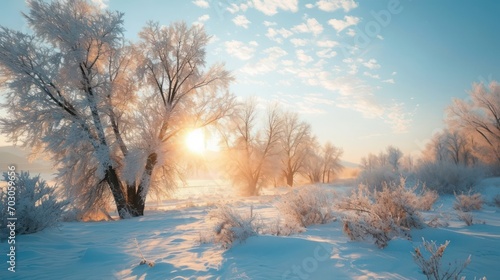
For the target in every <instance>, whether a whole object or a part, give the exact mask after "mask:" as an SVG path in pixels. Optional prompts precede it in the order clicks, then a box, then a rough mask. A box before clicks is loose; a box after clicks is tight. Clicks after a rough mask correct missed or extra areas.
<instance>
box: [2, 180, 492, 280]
mask: <svg viewBox="0 0 500 280" xmlns="http://www.w3.org/2000/svg"><path fill="white" fill-rule="evenodd" d="M198 183H200V182H198ZM195 185H196V184H195ZM197 185H198V186H201V185H204V184H203V183H200V184H197ZM329 187H330V188H335V189H337V190H339V191H340V192H345V191H348V189H349V187H345V186H333V187H332V186H329ZM285 191H287V189H273V190H271V191H268V192H267V193H266V194H265V195H263V196H261V197H252V198H246V199H242V198H236V197H234V195H233V193H231V192H227V190H226V189H225V188H223V187H220V186H217V185H216V184H215V185H210V186H208V185H206V187H203V188H202V187H199V188H190V189H186V190H184V191H183V192H182V193H181V194H180V195H178V198H177V199H175V200H170V201H165V202H162V203H154V202H153V203H151V204H150V205H149V206H148V211H147V213H146V215H145V216H144V217H139V218H133V219H128V220H120V221H112V222H88V223H82V222H70V223H62V224H61V226H60V227H59V228H53V229H48V230H44V231H43V232H39V233H36V234H31V235H24V236H18V237H17V242H16V245H17V252H16V256H17V258H16V259H17V265H16V272H15V273H12V272H9V271H7V265H6V264H5V261H4V265H3V269H2V270H1V271H0V279H318V280H320V279H425V276H424V275H423V274H422V273H421V272H420V271H419V268H418V267H417V265H416V264H415V263H414V262H413V259H412V255H411V252H412V251H413V247H414V246H417V245H419V244H421V243H422V238H425V239H426V240H436V241H437V243H438V244H441V243H444V242H445V241H446V240H450V241H451V242H450V245H449V246H448V249H447V250H446V252H445V257H444V259H445V260H446V261H453V260H455V259H457V260H465V259H466V258H467V257H468V255H469V254H470V255H472V263H471V264H470V265H469V266H468V267H467V268H466V270H465V271H464V276H467V279H474V278H475V277H477V278H479V277H483V276H486V277H487V278H488V279H499V278H498V277H500V208H498V207H496V206H494V205H491V204H490V205H489V204H485V205H484V208H483V209H482V210H480V211H475V212H473V215H474V218H475V219H476V220H478V221H479V222H480V224H475V225H472V226H469V227H467V226H465V224H464V222H462V221H460V220H459V219H458V218H457V216H456V214H455V211H454V210H453V208H452V205H453V201H454V197H452V196H444V197H441V198H440V200H439V201H438V202H437V203H436V204H435V210H434V211H431V212H427V213H424V215H425V217H426V218H427V219H431V218H432V217H435V216H440V217H442V218H443V219H448V220H449V221H448V222H449V226H447V227H442V228H430V227H428V228H424V229H420V230H412V232H411V233H412V237H413V241H409V240H406V239H402V238H401V239H396V240H392V241H391V242H390V243H389V245H388V247H386V248H384V249H378V248H377V247H376V246H375V245H373V244H370V243H368V242H354V241H350V240H349V239H348V238H347V237H346V236H345V235H344V234H343V232H342V224H341V223H340V222H338V221H337V222H332V223H330V224H325V225H316V226H312V227H310V228H308V229H307V231H305V232H303V233H300V234H296V235H292V236H289V237H277V236H262V235H261V236H255V237H251V238H249V239H248V240H247V241H246V242H245V243H242V244H237V245H235V246H233V247H232V248H231V249H229V250H223V249H222V248H220V247H219V246H217V245H214V244H211V243H203V242H202V241H203V240H204V239H205V237H206V236H207V234H208V233H209V231H210V229H211V228H210V225H208V224H207V223H206V222H205V217H206V214H207V212H208V211H209V209H210V207H213V205H214V204H216V203H218V202H224V203H229V204H231V205H234V206H235V207H238V209H241V211H249V209H250V207H251V206H252V207H253V211H255V212H256V213H257V214H259V215H260V216H261V217H262V219H263V221H264V222H271V221H273V220H275V219H276V218H277V215H278V212H277V210H276V208H275V207H274V206H273V205H274V202H275V201H276V199H277V198H278V196H279V194H280V193H283V192H285ZM479 191H480V192H481V193H483V195H484V196H485V198H486V201H487V202H490V201H491V199H492V197H493V196H494V195H496V194H500V179H498V178H495V179H487V180H484V181H483V182H482V184H481V185H480V186H479ZM483 222H484V224H483ZM135 240H137V242H138V243H139V247H140V249H141V251H142V254H143V255H144V258H145V259H146V260H148V261H152V262H154V263H155V265H154V266H153V267H149V266H148V265H140V264H139V263H140V262H141V259H142V258H141V252H139V250H138V249H137V245H136V241H135ZM0 245H1V246H2V248H4V249H2V251H3V252H5V251H6V248H7V246H8V245H7V244H6V243H5V242H4V243H0ZM4 258H6V257H5V254H4Z"/></svg>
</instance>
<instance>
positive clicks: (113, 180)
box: [105, 166, 130, 219]
mask: <svg viewBox="0 0 500 280" xmlns="http://www.w3.org/2000/svg"><path fill="white" fill-rule="evenodd" d="M105 178H106V181H107V182H108V185H109V188H110V189H111V193H112V194H113V198H114V200H115V204H116V211H117V212H118V215H119V216H120V218H122V219H123V218H126V217H127V213H128V214H130V209H129V207H128V205H127V201H126V197H125V193H124V192H123V189H122V185H121V183H120V180H119V179H118V175H117V174H116V170H115V169H114V168H113V167H111V166H108V169H107V170H106V177H105Z"/></svg>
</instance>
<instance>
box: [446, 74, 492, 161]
mask: <svg viewBox="0 0 500 280" xmlns="http://www.w3.org/2000/svg"><path fill="white" fill-rule="evenodd" d="M469 97H470V99H469V100H462V99H455V100H453V104H452V105H451V106H450V107H449V108H448V116H447V123H448V125H449V127H450V128H452V129H456V130H461V131H463V133H464V134H469V135H472V136H473V137H474V140H475V143H474V146H476V147H478V150H479V154H480V155H481V158H482V159H483V160H484V161H486V162H495V163H497V164H500V84H499V83H498V82H491V83H490V84H489V85H484V84H474V85H473V86H472V90H471V91H470V92H469Z"/></svg>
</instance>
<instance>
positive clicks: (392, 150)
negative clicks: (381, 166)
mask: <svg viewBox="0 0 500 280" xmlns="http://www.w3.org/2000/svg"><path fill="white" fill-rule="evenodd" d="M402 157H403V152H401V150H400V149H399V148H396V147H394V146H389V147H387V155H386V158H387V162H388V164H389V165H390V166H391V168H392V170H393V171H395V172H398V171H399V165H400V161H401V158H402Z"/></svg>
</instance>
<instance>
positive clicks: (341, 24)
mask: <svg viewBox="0 0 500 280" xmlns="http://www.w3.org/2000/svg"><path fill="white" fill-rule="evenodd" d="M359 21H360V19H359V18H358V17H354V16H344V20H341V19H331V20H329V21H328V24H330V25H331V26H332V27H333V28H335V30H337V33H338V32H340V31H342V30H344V29H345V28H346V27H349V26H352V25H356V24H358V23H359Z"/></svg>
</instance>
